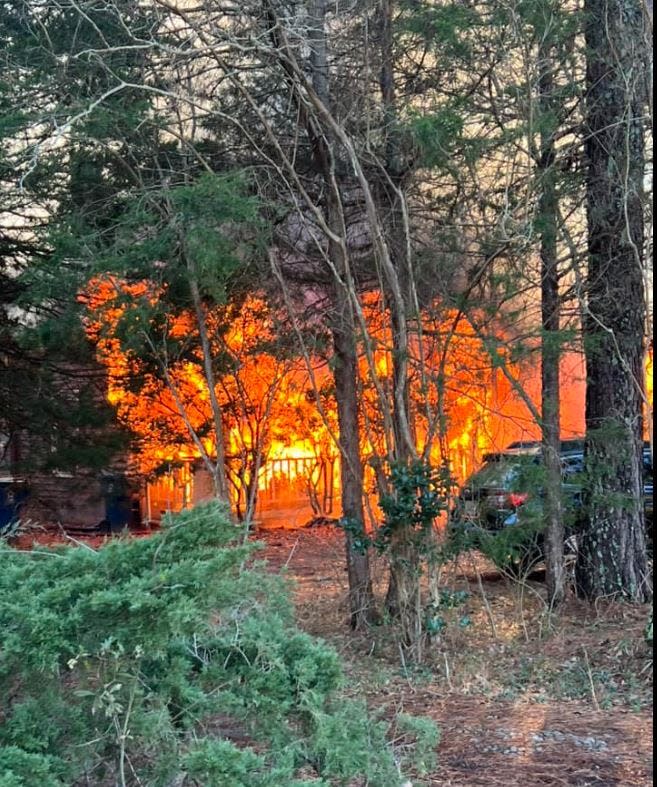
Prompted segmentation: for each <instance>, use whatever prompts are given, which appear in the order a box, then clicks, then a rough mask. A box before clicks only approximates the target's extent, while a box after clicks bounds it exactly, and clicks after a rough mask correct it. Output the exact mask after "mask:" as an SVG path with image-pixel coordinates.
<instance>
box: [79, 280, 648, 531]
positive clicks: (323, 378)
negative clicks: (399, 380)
mask: <svg viewBox="0 0 657 787" xmlns="http://www.w3.org/2000/svg"><path fill="white" fill-rule="evenodd" d="M157 298H158V293H157V292H155V291H153V289H152V288H151V287H149V286H148V285H147V284H145V283H138V284H126V283H122V282H121V283H119V282H116V281H115V280H112V279H107V280H99V281H96V282H95V283H94V285H93V287H92V288H91V289H90V294H89V295H88V300H89V305H90V314H91V315H92V316H91V318H90V321H89V327H88V330H89V333H90V335H92V336H93V338H94V339H95V341H96V344H97V348H98V357H99V358H100V360H101V361H102V363H103V364H104V365H105V367H106V369H107V372H108V381H109V382H108V398H109V400H110V402H112V403H113V404H114V405H115V406H116V408H117V412H118V416H119V418H120V420H121V421H122V422H123V423H124V424H126V425H127V426H128V427H129V429H130V430H131V432H132V434H133V435H134V436H135V450H134V456H133V462H134V465H135V467H136V469H137V470H138V472H139V473H140V474H142V475H143V476H144V477H146V478H148V479H150V481H149V484H148V485H147V501H146V502H147V508H148V512H147V513H148V516H149V517H156V516H157V515H158V513H159V512H160V511H162V510H167V509H174V510H175V509H178V508H181V507H184V506H187V505H190V504H192V503H194V502H196V501H198V500H200V499H202V498H203V497H204V496H207V495H209V494H211V487H210V485H209V483H208V481H207V478H205V479H204V477H203V472H202V462H201V461H200V460H201V453H200V450H199V447H198V443H197V444H195V442H194V441H193V440H192V439H191V437H190V429H191V430H194V432H195V434H196V435H197V436H198V438H199V440H200V441H202V442H201V445H202V446H203V447H204V449H205V451H206V452H207V453H208V454H209V455H212V454H213V452H214V449H215V444H214V441H215V437H214V432H213V429H212V410H211V405H210V395H209V388H208V381H207V379H208V378H207V376H206V374H205V372H204V366H203V358H202V357H201V355H200V351H199V350H198V346H197V344H198V343H197V342H196V341H195V336H196V333H197V328H196V324H195V320H194V318H193V316H192V315H191V314H187V313H182V314H177V315H175V316H174V315H168V316H167V318H166V320H167V323H166V325H163V326H160V327H159V329H160V334H159V341H160V342H162V344H161V346H158V345H157V341H156V339H154V338H153V336H152V335H151V333H152V332H151V331H150V326H148V325H143V326H142V328H141V329H140V328H139V325H140V323H139V320H140V305H141V306H143V305H144V304H152V303H154V302H155V301H156V300H157ZM131 312H132V313H131ZM365 314H366V319H367V323H368V330H369V332H370V339H371V342H370V344H371V346H372V347H374V352H373V353H372V354H371V355H370V357H369V358H367V357H365V355H363V357H362V358H361V361H360V377H361V389H362V403H363V404H362V414H361V415H362V421H363V430H362V433H363V444H362V454H363V460H364V464H365V466H366V468H367V473H368V476H367V483H368V489H370V490H373V489H374V478H373V474H372V470H371V465H372V464H374V463H372V462H370V460H372V459H373V458H374V457H376V456H377V455H379V456H383V455H385V450H386V445H385V437H384V433H383V428H382V419H381V401H380V395H381V392H382V391H383V392H384V394H385V395H387V396H389V395H390V389H391V386H392V380H391V375H392V371H391V369H392V363H391V357H392V356H391V343H390V337H389V335H388V333H387V332H388V330H389V329H387V328H386V326H387V325H388V324H389V323H388V321H387V320H386V319H385V312H384V311H383V309H382V308H381V305H380V303H379V300H378V297H377V296H376V295H372V296H371V297H370V298H369V299H368V300H367V301H366V310H365ZM126 317H129V318H130V319H131V320H132V322H131V330H132V331H135V330H136V331H137V333H138V332H139V331H140V330H142V331H143V343H142V345H143V346H142V351H143V350H144V349H145V351H146V352H144V353H143V354H141V355H140V353H139V352H137V351H136V350H135V349H134V347H131V346H130V345H129V344H128V345H126V344H125V343H122V342H121V340H120V339H119V338H117V336H118V334H119V333H120V331H119V325H120V323H121V321H124V320H125V319H126ZM207 321H208V326H209V328H210V332H211V334H212V336H213V346H212V351H213V355H214V356H215V360H217V374H216V381H217V383H216V395H217V398H218V401H219V403H220V407H221V412H222V425H223V432H224V443H225V450H226V458H227V470H228V476H229V480H230V483H231V492H232V502H233V505H234V507H235V509H236V511H237V513H238V514H240V515H244V514H245V512H246V511H247V509H248V507H249V505H250V503H252V502H253V501H254V500H257V503H258V507H257V509H256V512H257V518H259V519H260V520H262V521H275V522H276V524H278V525H282V524H286V523H287V524H301V523H302V522H303V521H305V520H307V519H309V518H310V517H311V516H313V515H315V516H319V515H331V516H339V495H338V494H337V492H338V491H339V461H338V459H339V451H338V449H337V447H336V443H335V437H336V436H337V434H338V424H337V416H336V408H335V402H334V399H333V393H332V380H331V372H330V361H328V362H327V359H326V358H321V357H316V358H312V359H311V363H312V367H313V370H312V376H311V374H310V372H309V370H308V368H307V367H306V363H305V362H304V360H302V359H299V357H298V356H297V355H295V354H294V353H293V352H292V351H290V348H283V349H281V347H280V346H279V345H278V344H277V341H276V339H277V336H276V327H275V325H274V319H273V316H272V315H271V314H270V313H269V312H268V310H267V306H266V304H265V302H264V301H263V300H261V299H259V298H256V297H249V298H247V299H246V300H245V301H244V302H243V303H242V304H241V305H240V307H239V308H238V307H235V306H233V307H231V306H226V307H224V308H223V309H221V310H216V311H215V312H212V313H208V315H207ZM133 335H134V334H133ZM172 347H177V348H178V349H179V352H178V354H177V355H176V354H173V353H172V350H171V348H172ZM181 348H182V349H181ZM411 350H412V352H411V358H410V363H409V369H410V372H411V373H410V391H409V396H410V407H411V411H412V420H413V423H414V426H415V436H416V440H417V446H418V452H419V453H420V454H423V455H425V456H427V457H430V458H431V460H432V461H433V462H434V463H439V462H443V461H447V462H448V463H449V466H450V468H451V472H452V474H453V476H454V477H455V479H456V480H457V481H459V482H460V481H462V480H463V479H464V478H465V477H466V476H467V475H468V474H469V473H470V472H471V471H472V470H473V469H474V468H475V467H476V466H477V465H478V464H479V463H480V462H481V458H482V455H483V454H484V453H485V452H487V451H490V450H495V449H499V448H502V447H504V446H505V445H507V444H508V443H509V442H511V441H513V440H519V439H525V440H526V439H537V438H539V437H540V428H539V426H538V424H537V422H536V419H535V417H534V416H533V415H532V412H531V407H530V406H528V404H527V401H529V403H530V405H532V406H533V407H534V408H536V409H539V402H540V373H539V365H538V363H537V362H536V361H535V360H534V361H532V362H531V363H528V362H525V363H524V364H519V363H511V361H510V360H509V359H508V358H507V359H506V369H503V368H502V366H501V364H500V362H499V359H498V360H497V362H496V363H492V362H491V358H490V354H489V352H488V351H487V350H486V349H485V347H484V345H483V343H482V341H481V339H480V338H479V337H478V336H477V333H476V331H475V330H474V329H473V327H472V325H471V324H470V323H469V322H468V321H467V319H465V317H462V316H457V315H455V314H454V313H451V312H448V313H445V312H444V311H442V312H441V311H440V309H436V310H435V313H434V314H433V315H426V316H425V319H424V323H423V326H422V332H421V338H420V336H418V335H417V334H416V336H415V337H414V340H413V343H412V347H411ZM167 352H171V353H172V354H169V355H167V354H166V353H167ZM500 353H501V354H502V356H504V350H503V349H502V350H501V351H500ZM561 371H562V374H561V378H562V379H561V386H562V431H563V434H564V436H570V435H577V434H582V433H583V431H584V387H585V383H584V368H583V361H582V358H581V356H580V355H579V354H577V353H574V352H572V353H566V354H565V355H564V357H563V361H562V370H561ZM375 376H376V378H375ZM649 377H650V381H651V373H650V374H649ZM374 382H376V385H375V384H374ZM523 396H524V397H525V398H526V400H527V401H524V400H523ZM650 400H651V401H652V397H650ZM318 401H319V402H321V406H318Z"/></svg>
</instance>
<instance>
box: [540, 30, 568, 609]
mask: <svg viewBox="0 0 657 787" xmlns="http://www.w3.org/2000/svg"><path fill="white" fill-rule="evenodd" d="M549 24H550V22H548V25H549ZM552 53H553V47H552V44H551V34H550V31H549V30H546V31H543V35H542V37H541V44H540V45H539V52H538V67H539V108H540V116H541V127H542V132H541V151H540V161H539V167H538V170H539V177H540V184H541V186H540V188H541V196H540V204H539V222H540V233H541V326H542V341H541V429H542V440H543V461H544V467H545V498H544V512H543V516H544V528H545V568H546V575H545V582H546V586H547V598H548V603H549V604H550V607H551V608H555V607H557V606H558V605H559V604H560V603H561V602H562V601H563V598H564V593H565V574H564V525H563V511H562V501H561V456H560V453H561V426H560V406H559V360H560V357H561V342H560V336H559V328H560V320H559V316H560V302H559V266H558V257H557V226H558V225H557V215H558V206H559V202H558V199H559V198H558V194H557V184H556V171H555V166H554V165H555V146H554V133H553V131H554V126H555V120H554V111H555V109H556V108H555V106H554V104H555V101H554V89H555V86H554V73H553V67H554V66H553V62H552Z"/></svg>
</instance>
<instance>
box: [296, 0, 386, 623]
mask: <svg viewBox="0 0 657 787" xmlns="http://www.w3.org/2000/svg"><path fill="white" fill-rule="evenodd" d="M326 11H327V0H314V2H312V3H311V4H310V9H309V16H310V22H311V24H310V30H309V35H308V40H309V43H310V63H311V68H312V84H313V87H314V89H315V91H316V92H317V95H318V96H319V97H320V99H321V100H322V101H323V102H324V104H325V105H326V106H327V107H328V106H329V98H330V96H329V82H328V51H327V40H326V27H325V17H326ZM307 131H308V135H309V138H310V140H311V144H312V145H313V153H314V158H315V164H316V167H317V170H318V171H319V173H320V174H321V175H322V177H323V178H324V181H325V185H326V195H327V196H326V200H325V206H326V216H327V223H328V226H329V227H330V228H331V230H332V231H333V232H335V233H336V236H339V237H343V238H344V237H345V230H346V228H345V227H344V226H343V220H342V219H343V217H342V214H341V205H340V194H339V193H336V188H337V184H338V183H339V180H338V179H337V176H336V174H335V167H334V151H333V150H332V149H331V148H330V147H329V143H328V142H327V141H326V139H325V138H322V137H320V136H317V134H316V131H315V130H314V129H312V128H311V125H310V123H309V124H308V128H307ZM346 253H347V252H346V246H343V247H341V246H340V244H338V243H336V242H335V241H334V240H330V239H329V243H328V254H329V258H330V260H331V262H332V264H333V266H334V268H335V270H336V271H337V272H338V274H339V275H340V276H341V277H342V278H343V280H344V281H346V280H347V276H346V274H347V270H346V268H347V265H348V259H346V258H345V255H346ZM333 301H334V303H333V317H332V320H331V332H332V336H333V351H334V368H333V379H334V381H335V399H336V406H337V411H338V428H339V432H340V437H339V441H340V479H341V487H342V492H341V494H342V518H343V519H344V520H345V522H346V524H347V526H346V527H345V529H344V530H345V548H346V556H347V575H348V578H349V614H350V621H351V626H352V628H354V629H358V628H363V627H365V626H368V625H369V624H371V623H372V622H373V621H374V619H375V616H376V610H375V604H374V594H373V592H372V580H371V576H370V563H369V554H368V552H367V551H364V552H363V551H361V550H358V549H356V548H355V547H356V545H355V540H356V536H357V534H358V533H359V532H363V533H364V529H365V517H364V511H363V494H364V484H363V464H362V462H361V458H360V424H359V421H358V357H357V352H356V331H355V325H354V313H353V306H352V304H351V301H350V299H349V296H348V294H347V293H346V292H345V291H344V289H343V288H342V286H341V284H340V282H339V281H335V282H334V286H333Z"/></svg>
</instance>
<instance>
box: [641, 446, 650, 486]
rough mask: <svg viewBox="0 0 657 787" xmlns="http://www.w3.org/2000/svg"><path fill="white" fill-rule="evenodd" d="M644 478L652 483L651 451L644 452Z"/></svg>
mask: <svg viewBox="0 0 657 787" xmlns="http://www.w3.org/2000/svg"><path fill="white" fill-rule="evenodd" d="M643 478H644V480H645V481H652V454H651V453H650V451H644V452H643Z"/></svg>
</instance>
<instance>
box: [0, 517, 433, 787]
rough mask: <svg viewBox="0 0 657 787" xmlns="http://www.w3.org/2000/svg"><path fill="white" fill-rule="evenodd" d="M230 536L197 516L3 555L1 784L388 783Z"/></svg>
mask: <svg viewBox="0 0 657 787" xmlns="http://www.w3.org/2000/svg"><path fill="white" fill-rule="evenodd" d="M239 532H241V531H238V530H236V528H235V527H234V526H233V525H232V524H231V523H230V522H229V519H228V517H227V516H226V514H225V512H224V511H223V510H222V509H221V508H220V507H219V506H217V505H216V504H209V505H206V506H202V507H199V508H197V509H194V510H193V511H188V512H183V513H182V514H180V515H178V516H176V517H175V518H173V519H171V520H170V521H168V522H167V523H166V524H165V526H164V528H163V530H162V532H161V533H158V534H156V535H154V536H152V537H151V538H148V539H139V540H137V539H128V540H120V541H116V542H113V543H111V544H108V545H107V546H105V547H103V548H102V549H100V550H99V551H93V550H91V549H89V548H85V547H75V548H71V547H66V548H62V549H52V550H38V551H37V550H35V551H34V552H16V551H14V550H11V549H10V548H8V547H6V546H0V696H1V697H2V698H3V702H2V704H1V705H0V774H1V775H0V787H37V786H38V787H51V785H52V787H56V786H57V785H60V786H61V785H77V784H89V783H92V784H95V785H104V784H108V785H109V784H112V785H114V784H120V785H130V784H142V785H152V787H159V786H162V787H168V785H174V784H181V783H182V781H183V780H184V783H185V784H187V785H203V787H213V785H216V786H217V787H275V786H276V787H279V786H280V787H288V786H289V787H293V786H297V787H301V785H304V784H313V785H314V787H321V785H322V784H323V785H328V784H344V783H347V782H348V781H349V780H350V779H353V778H357V777H366V778H367V779H368V782H367V783H368V784H370V785H380V787H390V786H391V785H395V784H397V783H399V782H400V781H401V779H400V776H399V771H398V768H397V765H396V763H395V757H394V756H393V751H392V750H391V748H390V746H389V745H388V744H387V743H386V739H385V735H386V730H387V725H383V724H381V723H377V722H374V721H372V720H370V719H369V718H368V716H367V714H366V713H365V710H364V708H362V707H360V706H349V708H347V707H346V706H345V705H344V704H343V703H342V704H341V703H340V701H339V689H340V685H341V681H342V674H341V669H340V664H339V660H338V657H337V655H336V653H335V652H334V651H333V650H332V649H330V648H329V647H327V646H326V645H325V644H324V643H322V642H320V641H318V640H316V639H313V638H312V637H310V636H308V635H306V634H304V633H303V632H301V631H299V630H298V629H296V628H295V626H294V624H293V619H292V612H291V606H290V603H289V600H288V596H287V592H286V588H285V586H284V583H283V581H282V579H281V578H280V577H277V576H273V575H270V574H266V573H265V572H263V571H262V569H261V567H259V566H258V565H257V564H255V563H254V561H253V552H254V549H256V547H254V545H244V544H240V543H238V541H237V540H236V537H237V536H239ZM336 708H337V709H338V710H336ZM423 756H424V755H423ZM303 767H312V768H313V769H314V772H315V773H316V774H317V776H318V777H319V779H320V780H319V781H318V780H317V778H313V779H311V780H310V781H304V778H303V777H300V776H299V775H298V774H299V773H300V769H302V768H303Z"/></svg>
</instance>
